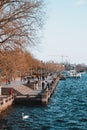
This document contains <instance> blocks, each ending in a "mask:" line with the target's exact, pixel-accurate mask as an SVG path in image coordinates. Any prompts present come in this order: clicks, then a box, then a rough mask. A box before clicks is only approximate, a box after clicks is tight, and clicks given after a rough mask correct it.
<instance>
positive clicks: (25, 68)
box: [0, 48, 64, 79]
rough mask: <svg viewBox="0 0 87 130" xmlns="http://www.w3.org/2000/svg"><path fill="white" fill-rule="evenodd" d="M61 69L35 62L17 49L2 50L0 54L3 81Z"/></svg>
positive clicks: (49, 64) (60, 68)
mask: <svg viewBox="0 0 87 130" xmlns="http://www.w3.org/2000/svg"><path fill="white" fill-rule="evenodd" d="M63 69H64V68H63V66H61V65H58V64H55V63H53V62H48V63H45V62H43V61H40V60H37V59H35V58H34V57H33V56H32V55H31V54H30V53H29V52H27V51H23V50H21V49H19V48H16V49H15V50H14V51H13V50H10V51H9V50H5V51H4V50H3V51H1V53H0V70H1V72H0V75H1V76H2V78H3V77H4V76H5V79H6V78H10V79H11V78H14V79H15V78H16V77H17V76H19V77H20V76H25V75H38V74H41V73H45V72H47V71H50V72H53V71H58V70H60V71H61V70H63ZM38 70H39V71H38ZM31 72H32V73H31ZM38 72H39V73H38Z"/></svg>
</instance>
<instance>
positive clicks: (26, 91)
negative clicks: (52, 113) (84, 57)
mask: <svg viewBox="0 0 87 130" xmlns="http://www.w3.org/2000/svg"><path fill="white" fill-rule="evenodd" d="M46 82H47V83H48V82H49V85H47V84H46V85H45V87H44V88H42V85H41V80H40V81H38V84H39V83H40V84H39V86H38V89H37V88H35V89H34V86H33V87H30V86H26V85H25V84H21V85H19V86H13V84H10V85H8V86H4V87H2V94H1V96H0V97H1V100H0V112H1V111H3V110H5V109H7V107H8V106H10V105H12V103H14V105H28V106H37V105H39V106H40V105H42V106H45V105H47V104H48V102H49V99H50V98H51V95H52V94H53V93H54V90H55V88H56V86H57V84H58V82H59V76H58V75H56V76H55V75H54V76H53V75H52V76H51V77H50V78H49V79H48V80H47V81H46ZM11 91H12V92H11ZM2 95H3V96H2Z"/></svg>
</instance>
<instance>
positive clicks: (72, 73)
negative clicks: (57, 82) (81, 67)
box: [69, 70, 81, 78]
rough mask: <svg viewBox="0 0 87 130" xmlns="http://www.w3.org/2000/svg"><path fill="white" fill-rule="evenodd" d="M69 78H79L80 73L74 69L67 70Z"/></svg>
mask: <svg viewBox="0 0 87 130" xmlns="http://www.w3.org/2000/svg"><path fill="white" fill-rule="evenodd" d="M69 77H70V78H81V73H79V72H77V71H76V70H70V71H69Z"/></svg>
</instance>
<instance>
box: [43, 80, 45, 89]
mask: <svg viewBox="0 0 87 130" xmlns="http://www.w3.org/2000/svg"><path fill="white" fill-rule="evenodd" d="M44 86H45V83H44V81H42V89H44Z"/></svg>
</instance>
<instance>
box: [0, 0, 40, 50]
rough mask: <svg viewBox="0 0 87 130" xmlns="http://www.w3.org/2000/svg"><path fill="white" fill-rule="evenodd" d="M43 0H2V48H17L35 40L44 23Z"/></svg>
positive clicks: (0, 14)
mask: <svg viewBox="0 0 87 130" xmlns="http://www.w3.org/2000/svg"><path fill="white" fill-rule="evenodd" d="M42 5H43V2H42V0H0V48H1V49H15V48H18V47H21V48H22V47H25V46H26V45H27V44H30V43H33V42H35V36H36V33H37V30H38V29H39V28H40V27H41V25H42V20H41V19H42V18H43V17H42V7H43V6H42Z"/></svg>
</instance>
